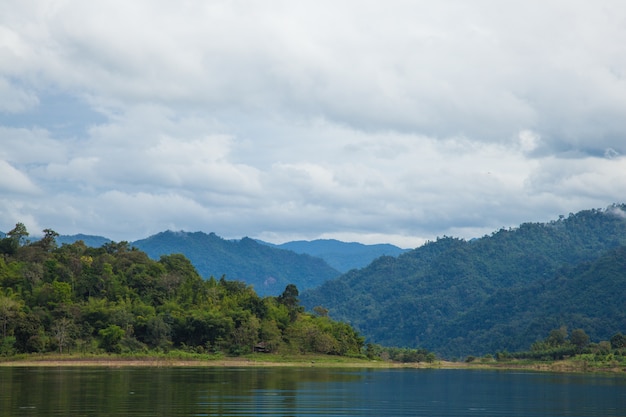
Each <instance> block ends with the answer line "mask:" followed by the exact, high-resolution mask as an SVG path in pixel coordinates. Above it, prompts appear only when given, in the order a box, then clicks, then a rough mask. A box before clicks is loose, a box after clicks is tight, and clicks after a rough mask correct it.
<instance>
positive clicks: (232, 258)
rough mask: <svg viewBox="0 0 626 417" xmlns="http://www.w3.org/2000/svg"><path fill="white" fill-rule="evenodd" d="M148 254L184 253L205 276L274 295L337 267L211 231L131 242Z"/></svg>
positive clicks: (314, 281)
mask: <svg viewBox="0 0 626 417" xmlns="http://www.w3.org/2000/svg"><path fill="white" fill-rule="evenodd" d="M132 245H133V246H135V247H137V248H138V249H141V250H142V251H145V252H146V253H147V254H148V255H149V256H150V257H151V258H153V259H159V258H160V257H161V255H169V254H173V253H182V254H184V255H185V256H186V257H187V258H188V259H189V260H190V261H191V263H192V264H193V265H194V267H195V268H196V269H197V270H198V273H199V274H200V275H202V276H203V277H205V278H208V277H210V276H213V277H217V278H219V277H221V276H222V275H226V277H227V278H228V279H230V280H240V281H244V282H246V283H247V284H250V285H252V286H253V287H254V289H255V291H256V292H257V293H258V294H259V295H278V294H280V293H281V292H282V291H283V290H284V289H285V287H286V286H287V284H295V285H296V286H297V287H298V289H299V290H305V289H309V288H314V287H317V286H319V285H321V284H322V283H323V282H325V281H327V280H329V279H332V278H336V277H337V276H338V275H340V273H339V271H337V270H336V269H334V268H332V267H330V266H329V265H328V264H327V263H326V262H324V261H323V260H322V259H320V258H315V257H312V256H309V255H306V254H296V253H295V252H292V251H288V250H283V249H278V248H273V247H270V246H267V245H262V244H259V243H257V242H256V241H254V240H253V239H250V238H243V239H241V240H225V239H222V238H220V237H219V236H217V235H215V234H214V233H210V234H206V233H202V232H194V233H189V232H171V231H167V232H161V233H158V234H156V235H153V236H151V237H149V238H147V239H143V240H138V241H136V242H133V243H132Z"/></svg>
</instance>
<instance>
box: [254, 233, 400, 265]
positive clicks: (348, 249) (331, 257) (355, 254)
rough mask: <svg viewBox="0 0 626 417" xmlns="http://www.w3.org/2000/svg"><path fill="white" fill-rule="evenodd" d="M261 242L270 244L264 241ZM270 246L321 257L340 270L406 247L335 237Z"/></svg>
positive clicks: (398, 251) (393, 254)
mask: <svg viewBox="0 0 626 417" xmlns="http://www.w3.org/2000/svg"><path fill="white" fill-rule="evenodd" d="M261 243H265V244H267V245H272V244H270V243H266V242H261ZM272 246H274V247H277V248H281V249H287V250H291V251H293V252H296V253H306V254H309V255H311V256H315V257H318V258H322V259H323V260H325V261H326V263H327V264H328V265H330V266H332V267H333V268H335V269H336V270H338V271H340V272H348V271H349V270H351V269H355V268H363V267H365V266H367V265H369V264H370V263H371V262H372V261H373V260H374V259H376V258H379V257H381V256H398V255H400V254H402V253H404V252H407V249H401V248H399V247H397V246H394V245H390V244H377V245H364V244H362V243H356V242H341V241H339V240H335V239H317V240H311V241H307V240H298V241H293V242H286V243H283V244H280V245H272Z"/></svg>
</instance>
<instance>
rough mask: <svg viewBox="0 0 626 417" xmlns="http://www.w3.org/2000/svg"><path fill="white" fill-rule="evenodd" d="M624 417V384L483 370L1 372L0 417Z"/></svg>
mask: <svg viewBox="0 0 626 417" xmlns="http://www.w3.org/2000/svg"><path fill="white" fill-rule="evenodd" d="M263 415H267V416H389V417H392V416H455V417H464V416H520V417H522V416H523V417H535V416H537V417H539V416H540V417H556V416H589V417H595V416H598V417H599V416H602V417H614V416H621V417H626V377H624V376H620V375H615V376H612V375H589V374H585V375H580V374H554V373H533V372H514V371H476V370H432V369H431V370H416V369H402V370H398V369H396V370H339V369H322V368H143V367H142V368H114V369H108V368H64V367H59V368H44V367H42V368H0V416H3V417H13V416H151V417H153V416H168V417H173V416H263Z"/></svg>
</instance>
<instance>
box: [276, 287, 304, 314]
mask: <svg viewBox="0 0 626 417" xmlns="http://www.w3.org/2000/svg"><path fill="white" fill-rule="evenodd" d="M299 295H300V293H299V292H298V288H297V287H296V286H295V285H294V284H289V285H287V287H285V291H283V293H282V294H281V295H279V296H278V302H279V303H280V304H282V305H284V306H285V307H287V310H288V311H289V319H290V320H291V322H294V321H296V318H297V317H298V313H300V312H302V311H303V310H304V309H303V308H300V307H299V304H300V300H299V299H298V296H299Z"/></svg>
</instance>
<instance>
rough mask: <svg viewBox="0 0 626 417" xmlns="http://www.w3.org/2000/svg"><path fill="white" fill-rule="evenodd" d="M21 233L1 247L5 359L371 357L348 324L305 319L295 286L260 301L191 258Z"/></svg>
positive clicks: (48, 233)
mask: <svg viewBox="0 0 626 417" xmlns="http://www.w3.org/2000/svg"><path fill="white" fill-rule="evenodd" d="M56 236H58V235H57V234H56V232H54V231H53V230H49V229H46V230H45V231H44V237H43V238H42V239H40V240H38V241H36V242H33V243H31V242H29V241H27V240H26V238H27V237H28V232H27V230H26V228H25V227H24V225H23V224H21V223H20V224H18V225H16V227H15V228H14V229H13V230H11V231H10V232H8V233H7V234H6V236H5V237H4V238H2V239H0V355H2V356H11V355H19V354H25V353H48V352H56V354H58V355H64V354H67V353H69V352H71V353H73V354H80V355H83V356H89V355H94V354H95V355H97V354H102V353H113V354H117V355H127V356H128V355H144V354H150V355H168V354H171V353H172V352H174V355H175V356H180V355H198V354H201V355H204V357H209V358H210V357H220V356H223V355H245V354H250V353H252V352H254V351H261V352H266V353H274V354H291V355H299V354H312V353H315V354H326V355H336V356H354V357H362V356H363V355H362V348H363V338H362V337H361V336H359V334H358V333H357V332H356V331H355V330H354V329H353V328H352V327H350V326H349V325H347V324H345V323H340V322H336V321H333V320H331V319H330V318H328V317H326V316H320V315H314V314H309V313H305V312H304V309H303V307H301V306H300V305H299V298H298V297H299V292H298V289H297V287H296V286H295V285H293V284H290V285H287V286H286V288H285V290H284V292H283V293H282V294H281V295H280V296H278V297H272V296H268V297H264V298H261V297H259V296H258V295H257V294H256V292H255V291H254V290H253V288H252V287H251V286H249V285H247V284H245V283H243V282H241V281H229V280H226V279H225V277H223V276H222V278H220V279H215V278H212V277H211V278H209V279H207V280H204V279H202V278H201V277H200V275H199V274H198V273H197V271H196V269H195V268H194V267H193V265H192V264H191V263H190V261H189V260H188V259H187V258H186V257H184V256H183V255H178V254H173V255H166V256H162V257H161V258H160V260H158V261H156V260H153V259H150V258H149V257H148V255H147V254H146V253H144V252H142V251H140V250H137V249H135V248H131V247H130V245H129V244H128V243H126V242H119V243H116V242H108V243H106V244H104V245H103V246H102V247H100V248H91V247H87V246H86V245H85V244H84V243H83V242H81V241H79V242H75V243H73V244H64V245H62V246H61V247H57V245H56V243H55V237H56Z"/></svg>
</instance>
